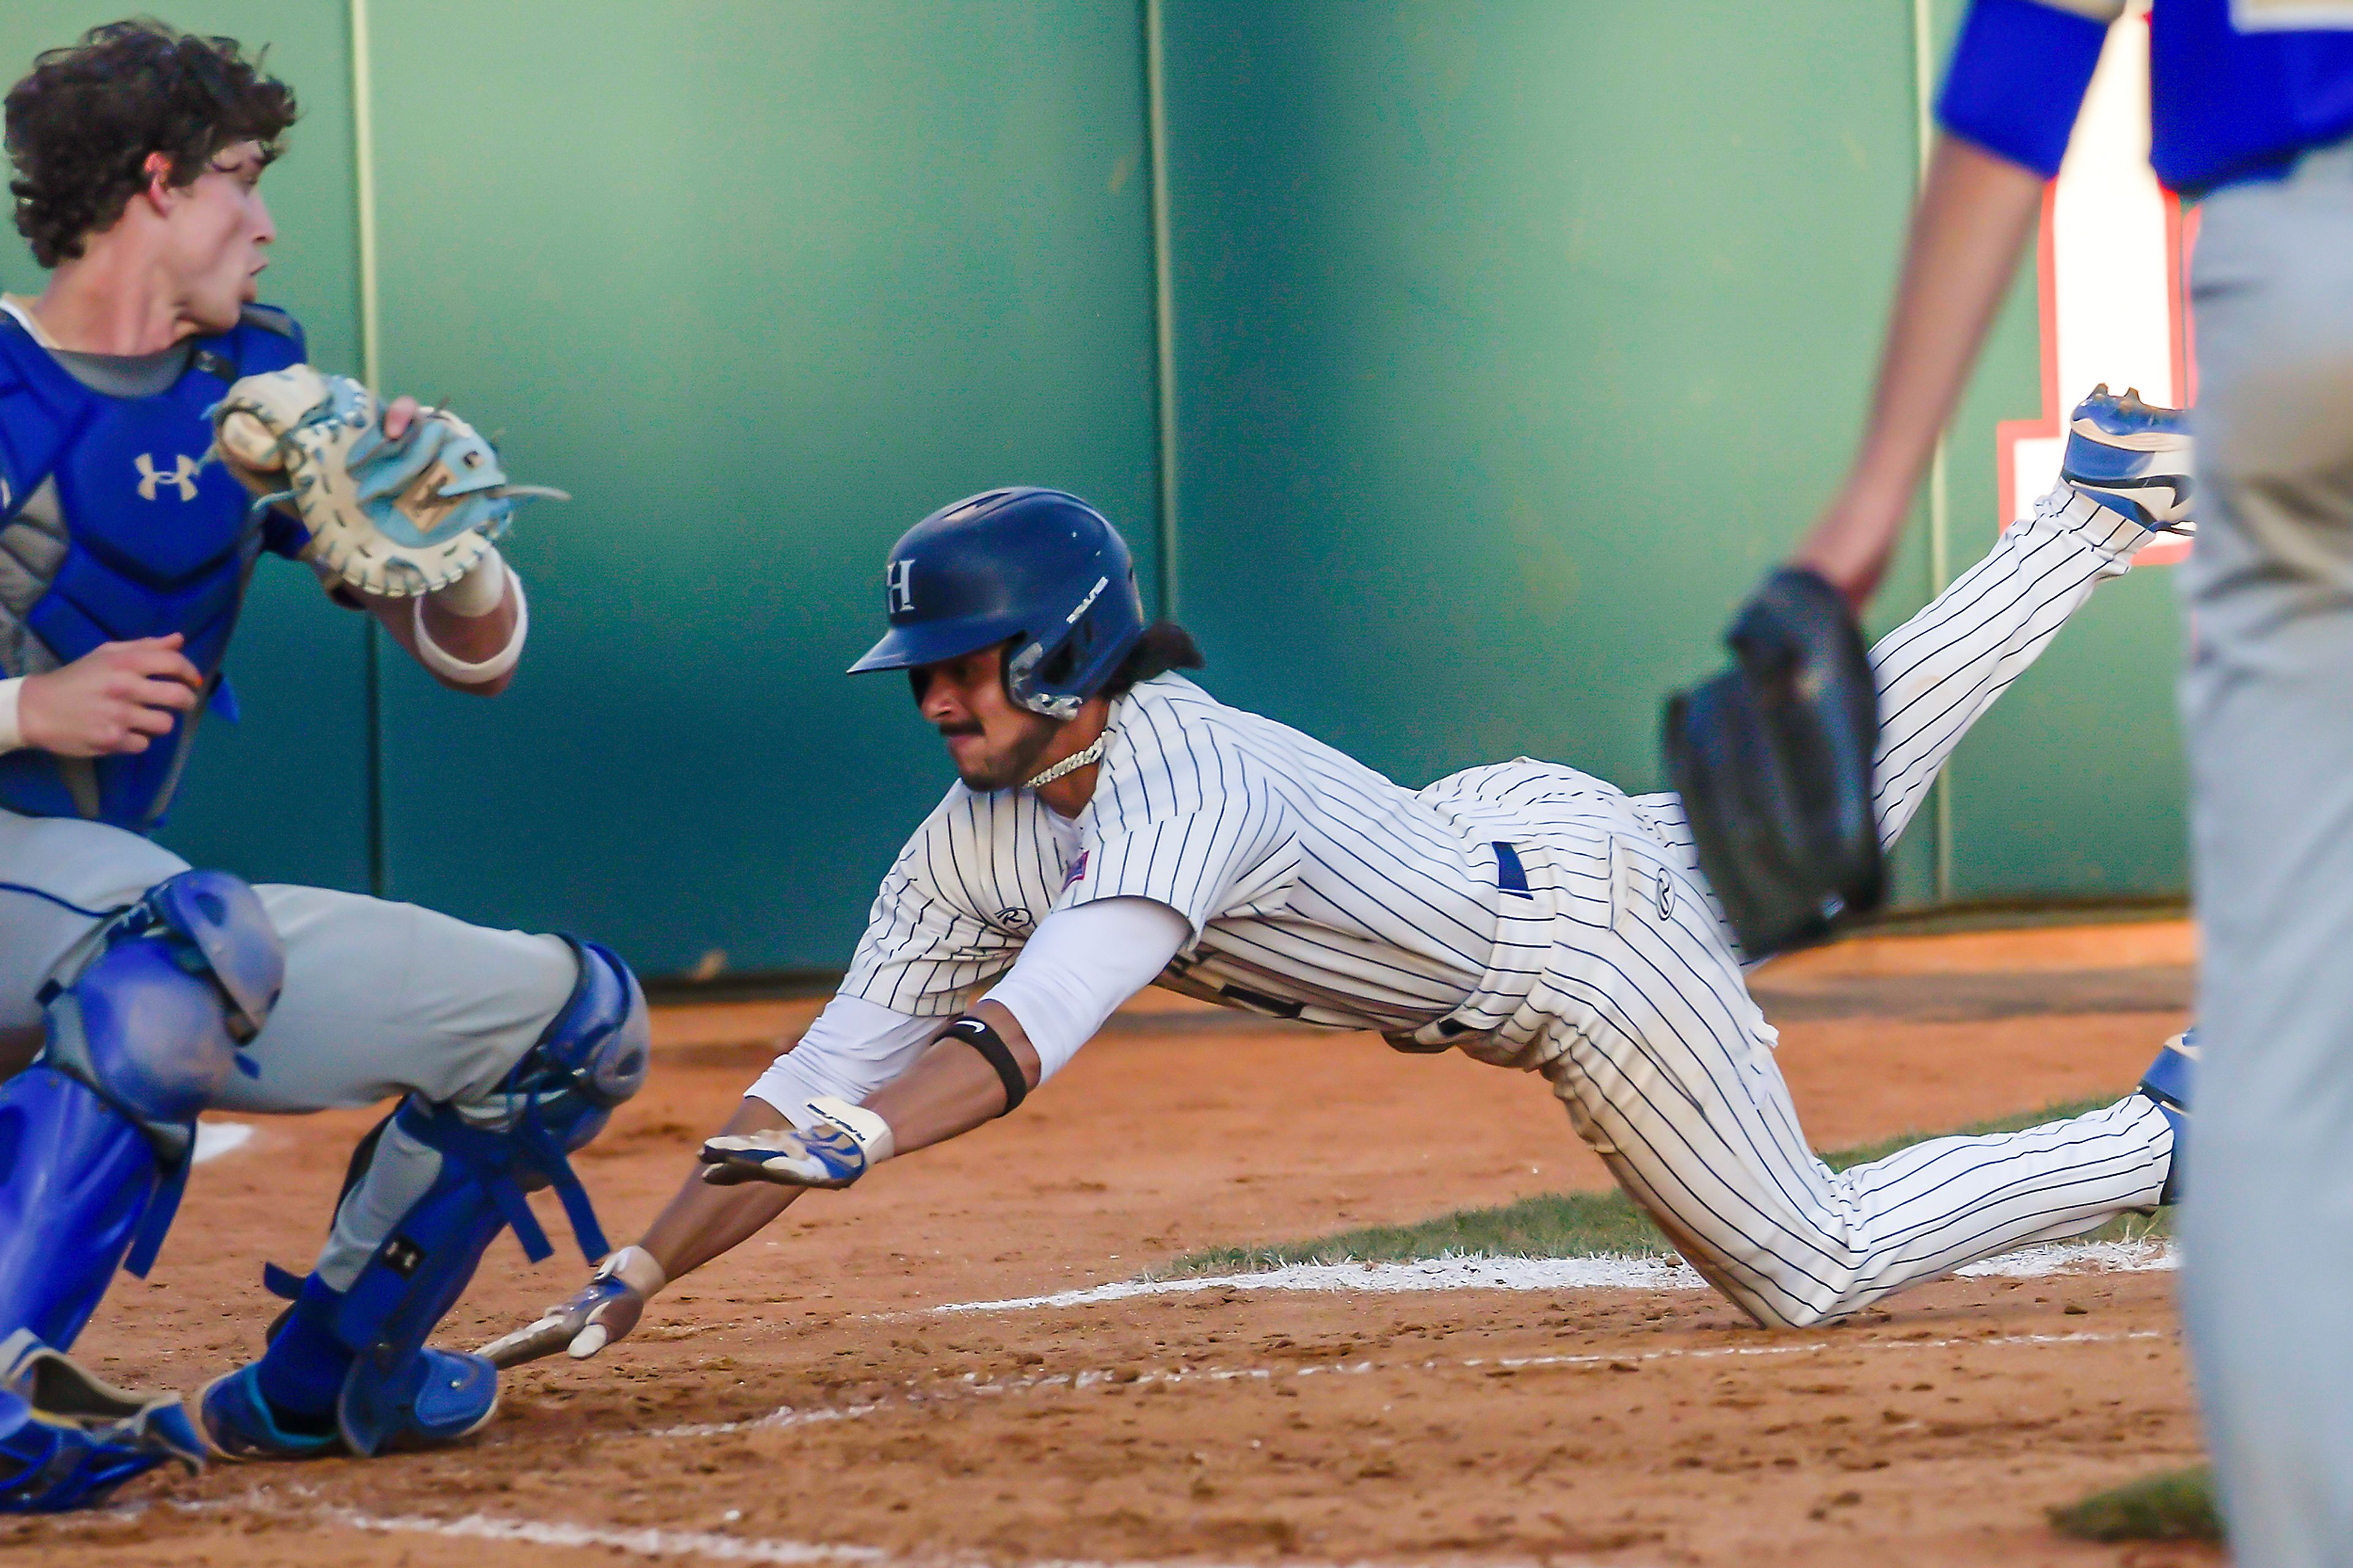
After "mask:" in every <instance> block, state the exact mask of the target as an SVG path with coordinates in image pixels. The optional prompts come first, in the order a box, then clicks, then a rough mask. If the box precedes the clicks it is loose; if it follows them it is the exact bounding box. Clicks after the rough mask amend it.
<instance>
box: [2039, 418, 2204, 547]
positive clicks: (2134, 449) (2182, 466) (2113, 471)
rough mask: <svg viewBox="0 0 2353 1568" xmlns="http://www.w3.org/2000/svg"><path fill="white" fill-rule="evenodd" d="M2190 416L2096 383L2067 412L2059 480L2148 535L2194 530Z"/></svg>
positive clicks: (2195, 528)
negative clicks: (2064, 443)
mask: <svg viewBox="0 0 2353 1568" xmlns="http://www.w3.org/2000/svg"><path fill="white" fill-rule="evenodd" d="M2189 452H2190V444H2189V412H2188V411H2187V410H2186V409H2180V408H2159V407H2158V406H2157V405H2155V404H2151V403H2143V402H2142V401H2141V400H2140V394H2139V393H2138V392H2137V391H2133V390H2127V391H2126V393H2125V395H2123V396H2122V397H2118V396H2117V395H2116V394H2114V393H2112V392H2110V391H2109V390H2108V384H2107V383H2105V382H2102V383H2101V384H2099V385H2097V386H2095V387H2094V388H2093V389H2092V395H2091V396H2089V397H2086V398H2085V399H2084V401H2083V402H2081V403H2079V404H2077V405H2075V412H2074V413H2073V414H2071V415H2069V416H2067V450H2066V453H2065V455H2064V456H2063V457H2062V458H2060V460H2059V477H2060V478H2061V479H2064V480H2066V481H2067V482H2068V483H2069V484H2071V485H2073V487H2074V488H2075V489H2076V492H2077V493H2078V494H2081V495H2084V496H2086V497H2088V498H2090V499H2091V500H2095V501H2097V502H2099V504H2100V505H2102V506H2104V507H2107V508H2110V509H2111V510H2116V511H2120V512H2122V513H2124V514H2125V515H2126V517H2128V518H2131V519H2132V520H2133V521H2135V522H2137V523H2139V524H2140V525H2141V526H2142V527H2143V528H2146V529H2147V530H2148V531H2150V532H2152V533H2195V532H2197V531H2198V525H2197V523H2196V522H2195V521H2192V520H2191V518H2190V515H2189V510H2190V479H2189Z"/></svg>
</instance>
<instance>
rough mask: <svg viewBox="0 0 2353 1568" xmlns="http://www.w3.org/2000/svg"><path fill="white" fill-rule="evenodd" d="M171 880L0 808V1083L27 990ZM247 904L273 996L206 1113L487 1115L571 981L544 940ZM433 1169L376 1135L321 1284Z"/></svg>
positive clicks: (17, 1038) (336, 895)
mask: <svg viewBox="0 0 2353 1568" xmlns="http://www.w3.org/2000/svg"><path fill="white" fill-rule="evenodd" d="M187 868H188V867H187V862H185V860H182V859H181V858H179V857H178V856H176V855H174V854H173V853H171V851H169V850H167V849H164V847H161V846H159V845H155V844H152V843H150V842H148V841H147V840H146V839H144V838H142V837H139V836H138V835H136V834H133V833H126V832H124V831H123V830H121V828H117V827H108V826H103V825H101V824H99V823H95V822H79V821H73V820H69V819H58V818H49V817H32V816H18V815H17V814H16V813H14V812H10V811H0V1064H5V1065H0V1074H5V1072H7V1071H9V1070H12V1068H13V1067H14V1066H15V1065H16V1064H18V1063H21V1061H22V1060H23V1059H24V1058H25V1057H26V1056H28V1055H29V1053H30V1050H31V1048H32V1047H34V1046H35V1045H36V1044H37V1041H38V1038H39V1031H40V1024H41V1010H40V1005H39V1003H38V1001H37V994H38V992H39V990H40V988H41V986H42V984H44V983H45V982H46V981H47V979H48V978H49V977H50V976H51V975H52V974H54V973H58V971H59V970H60V969H62V968H64V967H66V966H68V965H69V964H70V963H72V962H74V961H75V960H76V959H78V958H79V955H80V953H81V952H82V951H83V950H85V949H86V948H87V947H88V946H89V945H90V943H91V942H94V941H95V940H97V938H98V935H99V933H100V931H102V929H103V927H104V923H105V918H106V917H107V916H109V915H111V914H112V913H114V912H116V911H118V910H121V909H123V908H125V907H126V906H128V905H129V904H131V903H132V901H133V900H136V899H138V898H139V896H140V895H141V894H142V893H143V892H145V891H146V889H149V888H151V887H153V886H154V885H155V884H156V883H157V882H160V881H163V880H164V879H165V878H167V877H173V876H176V875H178V874H179V873H180V872H182V871H185V870H186V869H187ZM254 891H255V892H256V893H257V894H259V897H260V900H261V906H262V908H263V909H264V910H267V911H269V920H270V923H271V924H272V925H274V926H275V927H277V929H278V935H279V939H280V942H283V943H284V944H285V949H286V989H285V991H284V993H283V994H281V995H280V998H279V1002H278V1005H277V1006H276V1007H275V1008H274V1009H272V1010H271V1012H270V1015H269V1022H268V1023H267V1024H266V1025H264V1026H262V1029H261V1032H260V1033H259V1035H257V1036H255V1037H254V1038H253V1042H252V1043H251V1045H249V1046H248V1047H246V1052H245V1054H246V1056H247V1057H248V1058H249V1059H250V1060H251V1061H253V1062H254V1064H255V1065H256V1066H257V1067H258V1068H259V1069H260V1072H259V1076H258V1077H253V1078H248V1077H246V1076H245V1075H244V1074H242V1073H235V1074H231V1075H230V1077H229V1080H228V1083H227V1087H226V1088H225V1089H223V1090H222V1093H221V1096H220V1099H219V1100H218V1101H217V1103H216V1107H215V1109H216V1110H227V1111H243V1112H262V1113H287V1112H301V1111H309V1110H327V1109H330V1108H331V1107H335V1106H362V1105H373V1104H377V1103H379V1102H381V1101H384V1100H390V1099H392V1098H394V1097H396V1096H398V1095H402V1094H406V1093H409V1092H411V1091H414V1092H416V1093H419V1094H422V1095H423V1096H425V1098H426V1099H427V1100H433V1101H436V1102H438V1103H445V1104H455V1105H459V1106H461V1107H462V1106H466V1105H469V1104H473V1103H489V1102H490V1101H491V1100H492V1099H493V1098H494V1095H493V1090H494V1089H496V1087H497V1085H498V1082H499V1080H500V1079H502V1078H504V1077H505V1076H506V1074H507V1073H508V1071H509V1070H510V1069H511V1068H513V1066H514V1065H515V1063H517V1062H518V1061H520V1060H522V1056H523V1053H524V1052H526V1051H528V1050H529V1049H531V1047H533V1044H535V1043H536V1042H537V1041H538V1039H539V1037H540V1034H541V1032H542V1031H543V1030H544V1029H545V1028H546V1027H547V1026H548V1024H549V1023H550V1022H552V1021H553V1020H554V1017H555V1015H556V1014H557V1012H559V1011H560V1010H561V1009H562V1008H563V1006H564V1004H565V1001H566V1000H568V999H569V997H570V996H571V994H572V987H573V985H574V984H575V981H576V980H577V979H578V978H579V973H580V970H579V964H578V963H577V961H575V959H574V958H573V956H572V950H571V948H570V947H569V946H568V945H566V944H565V942H564V941H563V939H562V938H560V937H553V936H532V935H527V934H525V933H524V932H522V931H490V930H486V929H484V928H482V927H480V926H473V925H468V924H467V923H466V922H465V921H459V920H453V919H451V918H450V917H449V916H448V915H442V914H436V913H434V912H433V911H432V910H423V909H418V908H417V906H415V905H414V904H399V903H393V902H390V901H388V900H383V899H370V898H363V897H361V896H360V895H358V894H356V893H340V892H335V891H333V890H332V889H324V888H296V887H282V886H275V885H267V884H265V885H263V886H260V887H258V888H256V889H254ZM438 1168H439V1165H438V1155H436V1154H434V1153H433V1152H431V1151H430V1150H427V1149H425V1148H424V1147H423V1146H422V1145H418V1144H416V1143H415V1142H413V1141H412V1140H410V1139H408V1138H407V1137H406V1134H403V1133H400V1132H398V1131H397V1130H391V1129H388V1130H387V1131H386V1132H385V1138H384V1141H383V1142H382V1143H381V1144H380V1145H379V1146H378V1152H377V1157H376V1160H375V1163H374V1164H372V1165H371V1166H370V1167H369V1170H368V1173H367V1175H366V1177H365V1179H364V1180H363V1181H362V1183H361V1184H360V1185H359V1186H358V1187H357V1188H355V1189H354V1190H353V1193H352V1194H351V1195H350V1197H349V1198H348V1199H347V1200H346V1201H345V1202H344V1204H343V1205H342V1210H341V1212H340V1213H339V1215H337V1219H336V1223H335V1226H334V1230H333V1232H332V1236H331V1237H329V1240H328V1242H327V1245H326V1246H325V1247H324V1248H323V1249H322V1252H321V1254H320V1258H319V1264H318V1267H319V1271H320V1273H321V1274H322V1276H323V1277H324V1278H325V1279H326V1281H327V1283H328V1284H329V1285H331V1286H332V1287H334V1288H335V1289H343V1288H345V1287H347V1286H348V1285H350V1283H351V1282H352V1280H353V1279H355V1278H357V1277H358V1274H359V1271H360V1268H361V1267H362V1265H364V1263H366V1261H367V1259H368V1258H369V1256H370V1254H372V1253H373V1252H374V1251H375V1248H376V1247H377V1246H378V1245H380V1244H381V1243H382V1242H383V1240H384V1238H385V1237H386V1236H388V1235H389V1234H391V1227H392V1226H393V1225H394V1224H395V1223H396V1221H398V1219H399V1218H400V1216H401V1215H403V1214H405V1213H406V1212H407V1210H408V1208H409V1206H410V1205H412V1204H414V1203H415V1201H416V1200H417V1197H418V1196H420V1195H421V1194H422V1193H423V1192H424V1189H425V1188H426V1187H427V1186H429V1185H430V1184H432V1181H433V1177H434V1174H435V1173H436V1172H437V1171H438ZM322 1218H323V1216H322ZM174 1245H177V1243H174ZM167 1256H168V1254H167Z"/></svg>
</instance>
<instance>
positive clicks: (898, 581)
mask: <svg viewBox="0 0 2353 1568" xmlns="http://www.w3.org/2000/svg"><path fill="white" fill-rule="evenodd" d="M882 580H883V581H884V582H885V583H887V584H889V585H890V589H891V614H892V615H894V616H897V615H904V614H905V613H906V612H907V611H909V610H912V609H913V608H914V607H915V563H913V561H893V562H892V563H891V569H890V570H889V571H888V572H885V573H884V574H882Z"/></svg>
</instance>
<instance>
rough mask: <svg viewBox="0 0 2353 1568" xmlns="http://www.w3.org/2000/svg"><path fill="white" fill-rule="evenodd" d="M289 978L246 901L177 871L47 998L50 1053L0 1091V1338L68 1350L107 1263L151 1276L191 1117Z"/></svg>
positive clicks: (176, 1194) (241, 894)
mask: <svg viewBox="0 0 2353 1568" xmlns="http://www.w3.org/2000/svg"><path fill="white" fill-rule="evenodd" d="M284 974H285V962H284V957H283V954H282V953H281V952H280V947H279V943H278V935H277V932H276V931H273V930H272V929H271V927H270V924H269V916H268V915H267V914H265V913H264V912H263V910H262V908H261V904H260V901H259V900H257V899H256V898H255V897H254V896H253V890H252V889H250V888H248V887H247V886H246V885H245V884H244V883H243V882H240V881H238V880H237V879H236V878H235V877H232V876H229V875H228V874H227V873H226V872H220V871H188V872H183V873H182V874H181V875H179V876H177V877H174V878H173V879H170V880H169V881H165V882H163V883H159V884H158V885H157V886H156V887H155V888H153V889H151V890H150V891H149V892H148V894H147V896H146V897H145V898H144V899H142V900H140V902H139V903H137V904H135V905H133V906H132V908H131V909H130V910H127V911H125V912H124V913H123V914H122V915H121V917H120V918H118V919H117V920H116V921H114V923H113V924H112V926H111V928H110V929H109V930H108V931H107V932H106V933H105V935H104V937H103V938H102V939H101V941H100V945H99V946H98V948H97V950H96V952H95V953H94V955H93V956H91V957H90V960H89V961H88V962H87V963H85V964H84V965H83V967H82V968H81V970H80V972H79V973H78V974H76V975H75V976H74V977H73V979H72V980H71V982H70V983H62V982H53V983H52V984H50V985H49V986H48V987H47V989H46V991H45V993H44V995H43V1005H44V1007H45V1009H46V1012H45V1024H46V1028H47V1044H46V1045H45V1046H44V1047H43V1049H42V1052H41V1055H40V1056H39V1057H38V1058H37V1059H36V1060H35V1062H34V1065H33V1066H32V1067H31V1068H27V1069H26V1071H24V1072H22V1073H20V1074H18V1075H17V1076H16V1078H14V1079H9V1080H8V1081H7V1083H6V1084H5V1085H0V1334H6V1333H9V1332H13V1331H16V1330H19V1329H23V1330H29V1331H31V1332H32V1333H34V1334H36V1335H37V1336H38V1337H39V1338H40V1339H41V1340H42V1341H44V1342H47V1343H48V1344H51V1345H56V1346H59V1347H64V1346H69V1345H71V1344H72V1343H73V1341H74V1336H75V1335H77V1334H79V1332H80V1331H81V1328H82V1325H83V1324H84V1323H86V1322H88V1321H90V1313H91V1312H92V1311H93V1310H96V1308H97V1306H98V1303H99V1300H100V1298H101V1297H103V1296H104V1295H105V1294H106V1287H107V1284H108V1282H109V1281H110V1280H111V1279H112V1278H113V1275H114V1270H115V1268H117V1267H118V1266H127V1267H128V1268H130V1269H131V1271H132V1273H133V1274H139V1275H144V1274H145V1273H146V1272H147V1269H148V1267H149V1266H150V1265H151V1264H153V1261H154V1258H155V1252H156V1249H157V1248H158V1247H161V1246H162V1245H163V1241H164V1232H165V1231H166V1230H167V1229H168V1228H169V1227H170V1226H171V1223H172V1216H173V1215H174V1212H175V1211H176V1210H177V1208H178V1206H179V1201H180V1191H181V1188H182V1187H183V1185H185V1182H186V1179H187V1169H188V1157H189V1154H190V1152H191V1151H192V1150H193V1148H194V1145H195V1121H196V1115H197V1113H198V1112H199V1111H201V1110H203V1109H204V1108H205V1106H206V1104H208V1103H210V1101H211V1100H212V1099H213V1097H214V1096H215V1095H216V1094H217V1093H218V1092H219V1089H220V1086H221V1084H222V1083H223V1081H224V1080H225V1079H227V1076H228V1074H229V1073H230V1072H232V1071H234V1070H236V1068H237V1064H238V1061H239V1058H238V1057H237V1048H238V1047H239V1046H240V1045H241V1044H242V1043H243V1042H245V1041H246V1040H248V1039H250V1038H252V1037H253V1036H254V1034H255V1032H256V1031H258V1030H259V1028H260V1026H261V1024H262V1021H263V1020H264V1019H265V1018H267V1017H268V1016H269V1008H270V1006H271V1005H272V1004H273V1003H275V1001H276V1000H277V996H278V990H279V986H280V984H281V982H282V980H283V978H284ZM126 1255H127V1256H126Z"/></svg>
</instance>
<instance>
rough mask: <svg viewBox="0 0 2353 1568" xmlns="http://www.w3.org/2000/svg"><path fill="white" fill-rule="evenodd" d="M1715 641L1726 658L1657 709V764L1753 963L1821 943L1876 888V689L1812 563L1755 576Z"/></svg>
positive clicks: (1842, 603)
mask: <svg viewBox="0 0 2353 1568" xmlns="http://www.w3.org/2000/svg"><path fill="white" fill-rule="evenodd" d="M1725 641H1727V642H1729V643H1730V644H1731V645H1732V651H1733V655H1734V658H1735V660H1736V663H1735V668H1732V669H1731V670H1729V671H1727V672H1725V674H1723V675H1720V676H1718V677H1716V679H1714V680H1711V681H1709V682H1707V683H1706V684H1705V685H1704V686H1701V687H1698V688H1696V689H1694V690H1691V691H1689V692H1684V693H1680V694H1678V695H1677V696H1676V697H1675V698H1674V699H1673V700H1671V701H1670V702H1669V703H1668V705H1667V719H1666V737H1665V739H1666V762H1667V773H1668V776H1669V777H1670V778H1671V779H1672V781H1673V784H1674V786H1675V789H1676V790H1677V792H1678V793H1680V794H1681V795H1682V796H1683V815H1684V816H1685V817H1686V818H1687V819H1688V820H1689V821H1690V823H1691V828H1692V842H1693V846H1694V849H1695V850H1696V852H1697V855H1698V858H1699V865H1700V869H1701V870H1702V871H1703V872H1704V874H1705V875H1706V877H1707V880H1708V885H1709V886H1710V887H1711V888H1712V889H1715V895H1716V897H1717V898H1718V899H1719V900H1722V902H1723V905H1724V912H1725V919H1726V920H1727V921H1729V922H1730V923H1731V926H1732V929H1733V932H1734V934H1735V935H1736V936H1737V937H1738V938H1739V939H1740V946H1741V950H1742V952H1744V954H1745V955H1746V957H1748V958H1750V959H1752V960H1753V959H1760V958H1764V957H1766V956H1767V955H1768V954H1771V953H1775V952H1781V951H1783V950H1784V949H1787V948H1790V947H1795V946H1799V945H1801V944H1803V943H1805V942H1817V941H1820V939H1821V938H1822V937H1824V936H1827V935H1828V934H1829V933H1830V931H1831V925H1832V922H1833V921H1836V920H1838V919H1839V918H1840V917H1841V915H1845V914H1850V913H1861V912H1862V911H1864V910H1870V909H1872V908H1873V907H1874V906H1876V905H1877V904H1878V902H1879V900H1880V899H1881V897H1882V895H1883V891H1884V887H1885V878H1884V871H1883V861H1882V858H1881V850H1880V843H1879V821H1878V816H1877V813H1876V812H1875V811H1874V809H1873V752H1874V750H1875V749H1876V747H1877V744H1878V741H1879V693H1878V690H1877V688H1876V686H1875V684H1874V682H1873V677H1872V671H1871V659H1870V656H1869V654H1868V653H1867V652H1866V650H1865V649H1864V647H1863V645H1862V630H1861V628H1860V627H1858V626H1856V624H1855V619H1854V612H1853V611H1852V610H1851V609H1850V608H1849V607H1848V606H1847V602H1846V600H1845V598H1844V597H1843V596H1842V595H1841V594H1840V593H1839V591H1838V590H1837V589H1836V588H1834V587H1832V586H1831V584H1830V583H1829V582H1828V581H1827V580H1825V579H1824V578H1822V577H1821V576H1820V575H1818V574H1815V573H1812V572H1807V571H1800V570H1798V569H1795V568H1783V569H1782V570H1780V571H1778V572H1775V573H1773V574H1771V575H1770V576H1768V577H1767V578H1766V579H1765V582H1764V584H1763V585H1762V586H1761V587H1759V588H1758V589H1757V594H1756V596H1755V597H1753V598H1752V599H1750V600H1749V601H1748V604H1747V605H1746V607H1744V608H1743V609H1742V610H1741V612H1740V616H1739V618H1738V619H1737V620H1736V621H1735V622H1734V623H1733V626H1732V630H1731V631H1730V632H1729V633H1728V634H1727V635H1726V637H1725Z"/></svg>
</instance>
